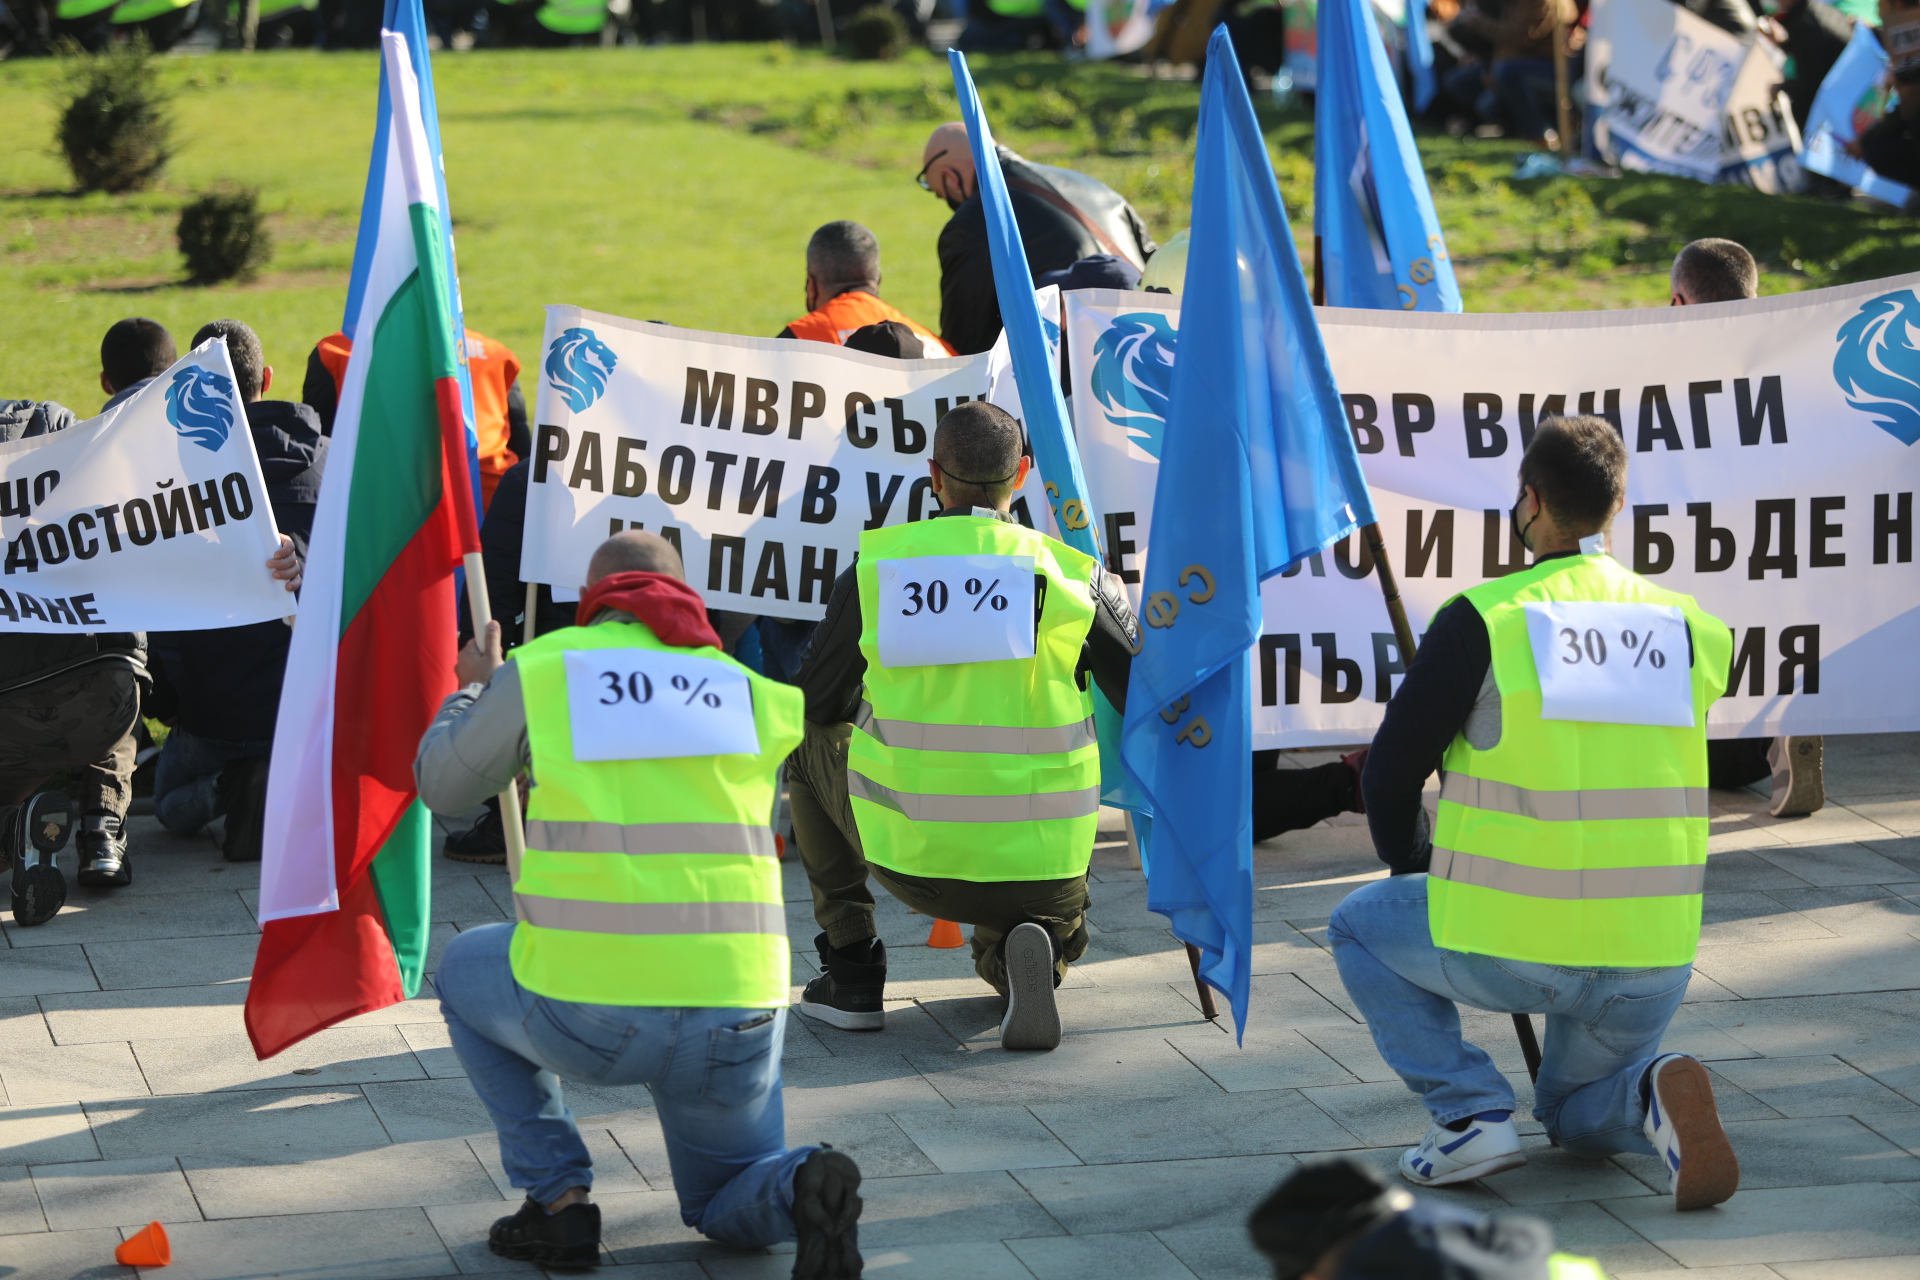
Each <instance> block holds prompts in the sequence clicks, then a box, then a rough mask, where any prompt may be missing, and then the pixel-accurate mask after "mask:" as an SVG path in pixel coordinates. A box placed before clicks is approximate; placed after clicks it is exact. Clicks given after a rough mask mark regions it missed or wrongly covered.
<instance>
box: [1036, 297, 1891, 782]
mask: <svg viewBox="0 0 1920 1280" xmlns="http://www.w3.org/2000/svg"><path fill="white" fill-rule="evenodd" d="M1179 305H1180V300H1179V299H1178V298H1177V297H1170V296H1168V295H1164V294H1144V293H1120V292H1112V291H1091V290H1090V291H1085V292H1078V293H1073V294H1069V295H1068V296H1067V303H1066V310H1067V342H1068V352H1069V363H1070V366H1071V368H1072V370H1073V397H1074V405H1075V421H1076V423H1077V424H1078V432H1079V437H1080V441H1081V449H1082V459H1083V461H1084V463H1085V466H1086V471H1087V483H1088V486H1089V488H1090V489H1091V490H1092V498H1093V503H1094V509H1095V510H1096V511H1098V512H1099V513H1100V516H1101V519H1102V521H1103V523H1104V528H1103V529H1102V534H1103V545H1104V546H1105V548H1106V552H1107V557H1108V563H1109V566H1110V567H1112V568H1114V569H1115V570H1116V571H1117V572H1120V573H1121V574H1122V575H1123V579H1124V580H1125V581H1126V582H1127V584H1128V586H1129V589H1131V590H1135V591H1137V590H1138V581H1139V579H1138V574H1139V571H1140V569H1141V567H1142V566H1143V565H1144V563H1145V557H1146V554H1147V547H1148V543H1149V539H1150V536H1151V531H1152V526H1153V520H1154V518H1155V513H1154V512H1153V492H1154V479H1155V474H1156V471H1157V468H1158V461H1157V459H1158V456H1159V441H1160V438H1161V436H1162V435H1163V434H1164V432H1165V430H1166V417H1165V406H1166V402H1167V390H1168V388H1169V387H1170V386H1171V379H1170V374H1171V370H1172V362H1173V360H1174V358H1175V356H1176V353H1177V349H1178V331H1179ZM1318 316H1319V319H1320V324H1321V332H1322V335H1323V336H1324V338H1325V340H1326V345H1327V352H1328V355H1329V357H1330V358H1331V360H1332V363H1333V371H1334V376H1335V379H1336V380H1337V381H1338V383H1339V386H1340V389H1341V392H1342V393H1343V398H1344V400H1345V403H1346V408H1347V413H1348V416H1349V419H1350V420H1351V423H1352V426H1353V431H1354V435H1355V439H1356V441H1357V442H1358V444H1359V447H1360V452H1361V462H1362V464H1363V465H1364V467H1365V469H1366V473H1367V479H1368V481H1369V483H1370V484H1371V485H1372V486H1373V497H1374V505H1375V508H1376V509H1377V511H1378V512H1379V516H1380V524H1381V529H1382V532H1383V533H1384V534H1385V536H1386V544H1387V546H1388V547H1389V548H1390V550H1391V552H1392V554H1393V555H1394V556H1395V562H1394V569H1395V571H1396V572H1397V573H1398V575H1399V578H1400V587H1401V592H1402V595H1403V597H1404V598H1405V600H1406V604H1407V612H1408V614H1409V616H1410V618H1411V620H1412V622H1413V626H1414V630H1415V632H1416V633H1418V632H1421V631H1424V630H1425V629H1426V626H1427V623H1428V621H1429V620H1430V619H1431V618H1432V616H1433V614H1434V613H1435V612H1436V611H1437V610H1438V609H1439V607H1440V606H1441V605H1442V604H1443V603H1445V602H1446V600H1447V599H1449V598H1450V597H1452V596H1453V595H1455V594H1457V593H1458V592H1460V591H1462V590H1464V589H1466V588H1468V587H1471V586H1474V585H1476V584H1478V583H1481V582H1486V581H1489V580H1491V579H1494V578H1497V577H1502V576H1504V575H1506V574H1508V573H1511V572H1513V571H1514V570H1515V569H1516V568H1518V567H1521V566H1523V565H1524V564H1525V563H1526V561H1527V557H1526V553H1525V552H1524V550H1522V549H1521V548H1520V547H1518V546H1517V545H1516V544H1515V542H1514V540H1513V537H1512V534H1511V532H1510V531H1509V528H1508V522H1507V509H1508V508H1509V507H1510V506H1511V505H1512V503H1513V501H1514V497H1515V494H1516V492H1517V478H1516V476H1517V470H1518V466H1519V461H1520V453H1521V451H1522V450H1523V449H1524V447H1525V444H1526V441H1527V440H1529V439H1531V438H1532V435H1533V432H1534V430H1535V428H1536V426H1537V425H1538V424H1539V422H1540V421H1541V419H1543V418H1544V417H1547V416H1550V415H1553V414H1562V413H1581V412H1592V413H1598V414H1601V415H1603V416H1605V417H1607V418H1609V419H1611V420H1612V421H1613V422H1614V423H1615V425H1616V426H1617V427H1618V428H1619V429H1620V431H1621V433H1622V435H1623V436H1624V438H1625V440H1626V444H1627V450H1628V456H1629V459H1630V464H1629V471H1628V480H1627V506H1626V510H1625V511H1623V512H1622V513H1621V515H1620V517H1619V519H1618V520H1617V521H1616V522H1615V524H1614V528H1613V541H1612V544H1611V550H1612V552H1613V554H1614V555H1615V556H1616V557H1617V558H1618V559H1619V560H1620V562H1621V563H1622V564H1624V565H1626V566H1627V567H1629V568H1632V569H1635V570H1637V571H1639V572H1641V573H1644V574H1646V575H1647V576H1648V577H1649V578H1650V579H1651V580H1652V581H1653V582H1655V583H1656V584H1658V585H1659V586H1662V587H1666V588H1669V589H1671V590H1675V591H1681V592H1685V593H1687V594H1690V595H1692V596H1694V597H1695V598H1696V599H1697V600H1698V601H1699V602H1700V605H1701V607H1702V608H1704V609H1705V610H1706V611H1707V612H1708V613H1710V614H1713V615H1714V616H1716V617H1718V618H1720V619H1721V620H1722V621H1723V622H1725V623H1727V624H1728V625H1729V626H1730V627H1731V628H1732V629H1733V641H1734V645H1733V661H1732V666H1731V671H1730V673H1729V674H1730V679H1729V688H1728V691H1727V696H1726V697H1723V698H1721V699H1720V700H1719V701H1717V702H1715V703H1714V704H1713V707H1712V709H1711V711H1710V712H1709V715H1708V733H1709V735H1710V736H1712V737H1717V738H1727V737H1765V736H1771V735H1775V734H1780V733H1808V734H1814V733H1881V732H1894V731H1906V730H1913V729H1920V681H1916V680H1912V679H1908V678H1907V677H1906V675H1905V672H1906V671H1908V670H1909V669H1910V665H1911V655H1912V654H1913V653H1914V652H1915V651H1916V649H1920V608H1916V607H1915V587H1914V584H1915V582H1916V578H1915V573H1914V565H1913V549H1914V533H1915V530H1914V510H1913V507H1914V501H1913V499H1914V490H1915V489H1916V488H1920V449H1916V447H1915V444H1916V442H1920V346H1916V344H1915V340H1914V338H1913V336H1912V335H1913V334H1915V333H1920V275H1913V276H1898V277H1894V278H1891V279H1887V280H1876V281H1870V282H1867V283H1863V284H1856V285H1846V286H1842V287H1840V288H1835V289H1823V290H1819V291H1815V292H1808V293H1800V294H1788V295H1783V296H1779V297H1773V298H1761V299H1755V300H1752V301H1748V302H1734V303H1718V304H1714V305H1710V306H1701V307H1684V308H1666V307H1662V308H1658V309H1648V310H1643V311H1610V312H1567V313H1560V314H1551V315H1429V314H1426V313H1412V312H1409V313H1399V312H1386V311H1351V310H1343V309H1339V308H1323V309H1321V310H1320V311H1319V312H1318ZM1359 544H1360V539H1359V538H1358V537H1357V536H1356V537H1353V538H1349V539H1347V540H1346V541H1345V542H1344V543H1341V544H1339V545H1337V546H1336V547H1335V548H1334V549H1333V550H1332V552H1330V553H1328V554H1326V555H1323V556H1317V557H1314V558H1312V559H1310V560H1309V561H1307V562H1306V563H1305V564H1304V565H1301V566H1297V567H1296V568H1295V569H1294V570H1292V571H1291V572H1290V574H1289V575H1287V576H1284V577H1280V578H1274V579H1271V580H1269V581H1268V582H1267V583H1266V584H1265V585H1264V587H1263V589H1262V593H1261V596H1262V601H1263V604H1264V611H1265V619H1266V621H1265V625H1264V630H1265V634H1264V635H1263V636H1262V638H1261V640H1260V643H1259V645H1258V647H1257V648H1256V650H1255V652H1254V655H1253V663H1254V671H1253V674H1254V679H1253V682H1252V683H1253V696H1254V737H1255V745H1256V746H1258V747H1281V746H1289V747H1293V746H1314V745H1322V744H1335V743H1353V742H1365V741H1367V740H1369V739H1370V738H1371V737H1372V736H1373V733H1374V730H1375V729H1376V728H1377V727H1378V726H1379V723H1380V717H1381V714H1382V712H1383V711H1384V709H1385V704H1386V702H1387V699H1388V697H1389V696H1390V695H1391V693H1392V690H1393V689H1394V688H1395V687H1396V681H1395V677H1396V676H1398V675H1400V674H1401V673H1402V671H1403V669H1404V663H1403V661H1402V656H1401V655H1400V654H1399V653H1398V651H1397V646H1396V645H1395V644H1394V641H1393V636H1392V629H1391V627H1390V626H1389V625H1388V622H1387V615H1386V610H1385V608H1384V607H1383V606H1382V604H1381V600H1380V590H1379V585H1378V582H1377V581H1375V580H1374V579H1373V578H1372V576H1371V571H1372V564H1371V562H1370V557H1369V556H1368V554H1367V553H1366V551H1365V550H1364V548H1363V547H1362V546H1360V545H1359Z"/></svg>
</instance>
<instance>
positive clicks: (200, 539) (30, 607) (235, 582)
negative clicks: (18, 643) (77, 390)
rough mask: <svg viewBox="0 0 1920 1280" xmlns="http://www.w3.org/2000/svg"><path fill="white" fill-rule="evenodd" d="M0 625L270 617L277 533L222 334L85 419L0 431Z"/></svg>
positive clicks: (76, 628)
mask: <svg viewBox="0 0 1920 1280" xmlns="http://www.w3.org/2000/svg"><path fill="white" fill-rule="evenodd" d="M0 541H4V542H5V544H6V545H5V568H4V572H0V635H5V634H8V633H12V632H20V631H36V632H55V633H66V634H74V635H78V634H83V633H86V632H102V631H198V630H203V629H208V628H215V627H236V626H241V625H244V624H246V623H252V622H267V621H269V620H272V619H276V618H283V617H286V616H287V615H289V614H291V613H293V612H294V611H295V609H296V607H297V606H296V605H295V602H294V597H293V594H292V593H291V592H289V591H287V590H286V589H285V586H284V584H283V583H281V582H279V581H277V580H275V578H274V577H273V575H272V574H271V573H269V572H268V571H267V566H266V562H267V557H268V556H270V555H272V554H273V553H274V552H275V551H276V550H277V549H278V548H279V545H280V535H279V532H278V530H276V529H275V528H274V523H273V508H272V507H271V506H270V505H269V504H268V502H267V486H266V481H265V480H264V479H263V478H262V476H261V474H260V459H259V457H258V455H256V454H255V453H254V449H253V435H252V433H251V432H250V431H249V430H248V428H247V412H246V405H245V404H244V403H242V401H241V399H240V394H239V390H238V388H237V387H236V385H235V383H234V378H233V365H232V363H231V362H230V361H229V360H228V358H227V344H226V343H225V342H224V341H222V340H220V339H209V340H208V341H206V342H204V343H202V344H201V345H200V346H198V347H196V348H194V349H193V350H192V351H189V352H188V353H187V354H186V355H184V356H182V357H181V358H180V359H179V360H177V361H176V362H175V363H174V364H173V365H172V366H171V367H170V368H168V369H167V371H166V372H165V373H162V374H161V375H160V376H158V377H157V378H155V379H154V380H153V381H152V382H150V383H148V384H147V385H146V387H145V388H143V389H142V390H141V391H140V392H139V393H138V394H137V395H134V396H133V397H131V398H130V399H127V400H124V401H122V402H121V403H119V404H117V405H115V406H114V407H113V409H112V410H111V411H110V412H108V413H104V414H102V415H100V416H99V417H97V418H90V419H88V420H87V421H85V422H82V423H79V424H77V425H75V426H71V427H68V428H67V429H66V430H65V431H56V432H53V433H52V434H51V435H44V436H35V437H33V438H32V439H28V440H15V441H11V442H9V443H6V444H0Z"/></svg>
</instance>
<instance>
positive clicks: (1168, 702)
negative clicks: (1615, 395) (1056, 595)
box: [1121, 27, 1374, 1034]
mask: <svg viewBox="0 0 1920 1280" xmlns="http://www.w3.org/2000/svg"><path fill="white" fill-rule="evenodd" d="M1153 511H1154V522H1153V554H1152V555H1151V556H1150V557H1148V559H1147V567H1146V579H1145V581H1144V583H1143V584H1142V587H1143V591H1142V598H1143V599H1144V600H1145V601H1146V609H1145V618H1144V621H1145V623H1146V626H1145V628H1144V640H1143V643H1142V647H1141V651H1140V655H1139V656H1138V657H1136V658H1135V659H1134V660H1133V672H1132V678H1131V680H1130V682H1129V684H1128V690H1127V715H1126V727H1125V730H1124V736H1123V739H1122V747H1121V751H1122V755H1123V757H1124V759H1125V762H1126V767H1127V770H1128V772H1129V773H1131V774H1132V776H1133V777H1134V779H1135V781H1136V782H1137V783H1138V784H1139V786H1140V788H1141V790H1142V791H1143V792H1144V793H1145V795H1146V800H1147V804H1148V805H1149V807H1150V809H1151V811H1152V814H1153V818H1152V821H1151V822H1150V823H1145V824H1142V831H1143V834H1144V837H1145V840H1146V841H1147V842H1149V843H1150V850H1149V855H1150V857H1151V859H1152V861H1151V866H1150V873H1149V875H1148V878H1147V906H1148V908H1149V909H1150V910H1153V911H1157V912H1159V913H1161V914H1162V915H1164V916H1166V917H1167V919H1168V920H1169V922H1170V923H1171V925H1172V928H1173V933H1174V936H1175V937H1177V938H1179V939H1180V940H1181V941H1182V942H1185V943H1189V944H1191V945H1193V946H1195V947H1198V948H1199V949H1200V951H1201V952H1202V960H1201V966H1200V973H1201V976H1202V977H1204V978H1205V979H1206V980H1207V981H1208V982H1210V983H1211V984H1213V986H1215V987H1217V988H1219V989H1220V990H1221V991H1224V992H1225V993H1226V995H1227V999H1228V1001H1229V1002H1230V1003H1231V1004H1232V1006H1233V1018H1234V1026H1235V1028H1236V1030H1237V1031H1238V1032H1240V1033H1241V1034H1244V1033H1245V1030H1246V1019H1247V999H1248V993H1249V988H1250V984H1251V981H1252V978H1251V972H1252V957H1253V950H1252V948H1253V780H1252V772H1251V769H1250V768H1249V765H1250V762H1251V760H1252V753H1253V700H1252V693H1251V690H1250V688H1249V685H1248V680H1249V671H1248V662H1247V654H1248V651H1249V650H1250V649H1251V648H1252V647H1253V644H1254V642H1255V641H1256V640H1257V639H1258V638H1259V636H1260V620H1261V619H1260V583H1261V582H1262V581H1263V580H1265V579H1267V578H1270V577H1273V576H1274V575H1275V574H1278V573H1280V572H1281V571H1282V570H1284V569H1286V568H1287V567H1288V566H1290V565H1292V564H1293V563H1294V562H1295V561H1298V560H1301V559H1303V558H1305V557H1306V556H1308V555H1311V554H1312V553H1314V552H1316V551H1319V550H1322V549H1323V548H1325V547H1327V546H1330V545H1332V544H1333V543H1334V542H1336V541H1338V540H1339V539H1341V538H1343V537H1345V536H1347V535H1348V534H1350V533H1351V532H1353V530H1354V529H1355V528H1357V527H1359V526H1360V525H1363V524H1370V523H1372V522H1373V520H1374V514H1373V499H1372V496H1371V495H1370V494H1369V492H1368V490H1367V482H1366V477H1365V476H1364V475H1363V474H1362V473H1361V470H1360V457H1359V454H1358V453H1356V452H1355V450H1354V445H1353V436H1352V433H1351V432H1350V430H1349V429H1348V426H1347V417H1346V413H1345V411H1344V409H1343V408H1342V405H1341V401H1340V392H1339V390H1338V388H1337V387H1336V386H1335V385H1334V381H1333V368H1332V366H1331V365H1330V364H1329V363H1328V361H1327V353H1326V348H1325V346H1324V345H1323V344H1322V342H1321V339H1320V328H1319V325H1318V323H1317V322H1316V320H1315V318H1314V312H1313V304H1312V300H1311V298H1310V297H1309V295H1308V293H1307V284H1306V280H1305V278H1304V276H1303V275H1302V273H1301V270H1300V258H1299V255H1298V254H1297V253H1296V252H1295V251H1294V247H1293V233H1292V231H1291V230H1290V228H1289V227H1288V225H1287V213H1286V209H1285V208H1284V207H1283V206H1282V205H1281V203H1280V189H1279V186H1278V185H1277V183H1276V182H1275V181H1274V176H1273V165H1272V163H1271V161H1270V160H1269V159H1268V157H1267V144H1266V139H1265V138H1264V137H1262V136H1261V133H1260V124H1259V121H1258V120H1256V119H1255V117H1254V114H1253V102H1252V100H1251V99H1250V98H1248V96H1247V87H1246V82H1245V81H1244V80H1243V79H1242V78H1241V75H1240V64H1239V61H1238V60H1237V59H1236V58H1235V56H1234V52H1233V44H1232V42H1231V41H1230V40H1229V39H1228V38H1227V33H1226V29H1225V28H1224V27H1221V28H1217V29H1216V30H1215V31H1214V33H1213V39H1212V42H1211V44H1210V46H1209V48H1208V51H1207V70H1206V79H1205V82H1204V84H1203V86H1202V89H1201V96H1200V133H1199V140H1198V145H1197V147H1196V151H1195V157H1194V173H1193V239H1192V248H1191V249H1190V250H1189V252H1188V256H1187V278H1186V286H1185V296H1184V297H1183V298H1182V299H1181V306H1180V358H1179V359H1178V360H1177V361H1175V362H1174V366H1173V390H1172V398H1171V404H1170V407H1169V410H1168V415H1167V430H1166V438H1165V440H1164V442H1163V445H1162V448H1161V453H1160V473H1159V478H1158V480H1157V482H1156V487H1155V491H1154V505H1153Z"/></svg>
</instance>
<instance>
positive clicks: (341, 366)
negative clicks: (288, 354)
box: [317, 329, 520, 510]
mask: <svg viewBox="0 0 1920 1280" xmlns="http://www.w3.org/2000/svg"><path fill="white" fill-rule="evenodd" d="M317 349H318V351H319V352H320V363H322V364H324V365H326V366H327V372H328V373H331V374H332V375H333V390H334V394H335V395H338V394H339V393H340V389H341V388H342V387H343V386H344V385H345V384H346V379H347V357H348V356H350V355H352V354H353V339H351V338H349V337H348V336H347V335H346V334H344V333H334V334H329V335H328V336H326V337H324V338H322V339H320V345H319V347H318V348H317ZM467 370H468V373H469V374H470V375H471V377H472V379H473V417H474V432H475V434H476V435H478V436H479V439H480V497H481V502H482V509H483V510H484V509H485V506H486V505H488V504H491V503H492V502H493V491H494V489H495V488H497V487H498V486H499V484H500V477H501V476H503V475H505V474H506V473H507V469H508V468H509V467H511V466H513V464H514V463H516V462H518V461H520V455H519V454H517V453H515V452H514V451H513V450H511V449H509V448H508V447H507V431H508V428H507V389H508V388H509V387H511V386H513V384H514V381H515V380H516V379H518V378H519V376H520V359H519V357H518V356H516V355H514V354H513V352H511V351H509V350H507V348H506V347H504V346H502V345H501V344H500V343H498V342H495V341H494V340H493V339H492V338H489V337H487V336H486V335H485V334H483V333H476V332H475V331H474V330H472V329H469V330H467Z"/></svg>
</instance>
